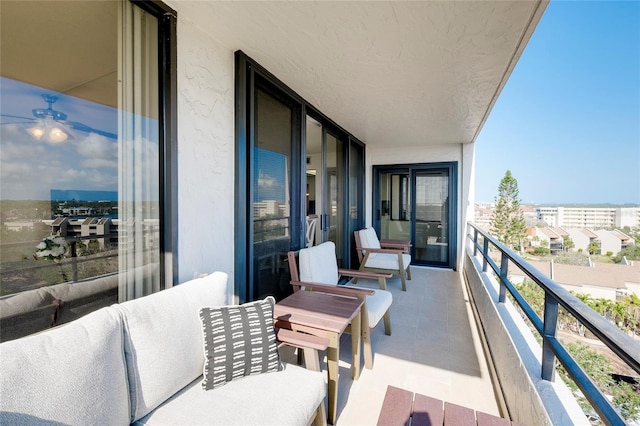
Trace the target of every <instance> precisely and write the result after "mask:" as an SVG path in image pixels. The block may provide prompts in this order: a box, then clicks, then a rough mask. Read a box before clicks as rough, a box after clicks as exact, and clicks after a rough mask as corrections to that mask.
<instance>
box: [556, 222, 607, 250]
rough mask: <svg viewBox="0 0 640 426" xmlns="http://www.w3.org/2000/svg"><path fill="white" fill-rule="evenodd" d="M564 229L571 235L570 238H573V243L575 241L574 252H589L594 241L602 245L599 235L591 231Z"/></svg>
mask: <svg viewBox="0 0 640 426" xmlns="http://www.w3.org/2000/svg"><path fill="white" fill-rule="evenodd" d="M562 229H564V230H565V231H566V232H567V233H568V234H569V238H571V241H573V250H574V251H579V250H582V251H583V252H587V251H588V250H589V246H590V245H591V243H593V242H594V241H595V242H596V243H598V244H600V243H599V241H600V240H599V237H598V234H596V233H594V232H593V231H591V230H589V229H582V228H562Z"/></svg>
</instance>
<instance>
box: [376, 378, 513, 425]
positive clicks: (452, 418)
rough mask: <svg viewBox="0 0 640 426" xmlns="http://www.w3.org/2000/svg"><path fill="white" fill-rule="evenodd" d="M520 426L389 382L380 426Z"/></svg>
mask: <svg viewBox="0 0 640 426" xmlns="http://www.w3.org/2000/svg"><path fill="white" fill-rule="evenodd" d="M409 425H411V426H443V425H444V426H476V425H477V426H516V423H513V424H512V423H511V421H510V420H508V419H504V418H501V417H496V416H494V415H492V414H487V413H483V412H482V411H475V410H474V409H472V408H468V407H463V406H461V405H457V404H452V403H450V402H444V401H441V400H439V399H436V398H432V397H429V396H426V395H421V394H419V393H413V392H411V391H408V390H405V389H400V388H397V387H395V386H387V392H386V393H385V396H384V401H383V403H382V407H381V408H380V415H379V416H378V426H409Z"/></svg>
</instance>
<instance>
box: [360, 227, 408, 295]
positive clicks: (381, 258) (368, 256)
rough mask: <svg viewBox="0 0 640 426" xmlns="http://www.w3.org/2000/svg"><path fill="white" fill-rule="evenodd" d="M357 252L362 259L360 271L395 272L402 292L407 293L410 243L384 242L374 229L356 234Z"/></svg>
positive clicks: (367, 229) (363, 230) (362, 230)
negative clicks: (398, 277) (400, 283)
mask: <svg viewBox="0 0 640 426" xmlns="http://www.w3.org/2000/svg"><path fill="white" fill-rule="evenodd" d="M354 236H355V240H356V250H357V252H358V258H359V259H360V270H367V271H372V272H389V271H393V272H394V273H397V274H399V275H400V281H401V282H402V291H407V283H406V281H405V274H406V276H407V279H409V280H410V279H411V254H409V248H410V247H411V243H410V242H409V241H398V240H382V241H380V240H379V239H378V235H377V234H376V231H375V230H374V229H373V228H366V229H361V230H360V231H356V232H355V233H354Z"/></svg>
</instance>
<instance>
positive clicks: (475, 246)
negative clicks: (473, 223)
mask: <svg viewBox="0 0 640 426" xmlns="http://www.w3.org/2000/svg"><path fill="white" fill-rule="evenodd" d="M477 255H478V230H477V229H476V228H473V256H474V257H475V256H477Z"/></svg>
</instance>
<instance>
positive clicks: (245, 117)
mask: <svg viewBox="0 0 640 426" xmlns="http://www.w3.org/2000/svg"><path fill="white" fill-rule="evenodd" d="M257 79H260V80H261V81H263V82H266V83H267V84H269V85H270V86H272V87H274V88H275V89H276V90H277V91H278V92H279V93H281V94H283V95H285V96H286V97H288V98H289V99H290V100H291V101H292V102H294V103H297V104H300V108H301V109H300V117H301V118H302V120H301V125H300V128H299V129H296V130H299V131H300V137H299V138H298V139H299V140H300V143H301V146H300V149H298V150H297V153H296V155H299V156H300V158H299V161H300V164H302V165H304V164H306V136H305V135H306V120H305V119H304V117H306V116H307V115H309V116H311V117H312V118H314V119H315V120H317V121H319V122H320V123H322V125H323V127H326V128H327V129H330V130H331V131H332V132H333V133H334V134H336V135H340V136H341V137H343V138H344V139H343V142H344V143H345V144H346V147H345V157H344V164H345V166H344V173H345V176H348V172H349V170H348V165H349V155H350V150H349V147H350V145H351V144H352V143H355V144H358V145H359V146H360V147H361V148H362V149H363V154H362V163H363V169H362V171H363V173H364V172H365V170H364V169H365V167H364V164H366V163H365V155H366V150H365V149H364V147H365V144H364V143H362V142H361V141H360V140H359V139H358V138H357V137H355V136H354V135H352V134H351V133H349V132H348V131H346V130H345V129H344V128H342V127H341V126H339V125H338V124H337V123H336V122H335V121H333V120H332V119H330V118H329V117H327V116H326V115H324V114H323V113H322V112H320V111H319V110H318V109H317V108H315V107H314V106H313V105H312V104H311V103H309V102H308V101H306V100H305V99H304V98H302V97H301V96H300V95H298V94H297V93H296V92H295V91H293V90H292V89H291V88H290V87H289V86H287V85H286V84H284V83H283V82H282V81H280V80H279V79H278V78H277V77H275V76H274V75H273V74H271V73H270V72H269V71H267V70H266V69H265V68H263V67H262V66H261V65H260V64H258V63H257V62H256V61H254V60H253V59H252V58H251V57H249V56H248V55H247V54H245V53H244V52H243V51H241V50H238V51H236V52H235V99H236V102H235V180H234V186H235V197H234V198H235V199H234V209H235V215H234V217H235V221H234V280H235V281H234V293H235V295H236V296H237V297H238V301H239V303H244V302H248V301H250V300H252V288H251V285H252V282H253V256H252V255H253V252H252V246H251V244H250V241H249V237H250V236H251V235H252V230H251V227H252V223H251V217H250V215H249V206H250V205H251V202H252V200H253V192H252V187H251V183H252V180H251V175H250V171H251V170H252V169H251V168H252V165H251V164H250V160H249V158H250V157H249V154H250V152H251V150H252V146H253V143H254V140H253V136H254V129H253V127H252V126H253V123H254V119H255V117H254V116H253V112H254V111H255V108H254V107H255V106H254V99H255V93H254V91H255V87H256V80H257ZM301 172H302V170H301V171H300V173H301ZM295 173H298V171H295ZM347 181H348V179H345V182H344V184H343V186H344V188H343V190H344V191H345V192H344V193H345V195H346V196H348V186H347ZM359 186H361V190H362V194H364V187H365V176H363V179H362V184H361V185H359ZM304 190H305V188H304V185H300V189H299V191H296V193H295V194H294V193H292V194H291V197H292V198H291V201H292V203H294V202H295V200H296V199H300V200H302V199H304V198H305V197H304ZM298 192H299V193H298ZM345 201H347V200H345ZM298 204H299V208H300V211H296V212H295V213H294V212H293V211H292V212H291V214H292V217H294V216H297V217H299V218H300V220H298V222H299V223H296V224H292V227H293V226H296V227H299V228H300V229H299V232H297V234H298V235H299V241H292V249H298V248H301V247H304V232H302V230H303V226H304V220H303V218H304V217H305V211H304V208H305V204H304V203H302V202H299V203H298ZM363 205H364V201H363ZM347 208H348V202H345V203H344V209H343V210H344V211H345V212H346V211H347ZM361 214H362V222H364V212H361ZM345 217H347V216H345ZM343 240H344V241H345V248H348V249H349V250H350V249H351V247H349V246H350V245H351V244H350V243H351V238H349V236H348V235H345V238H344V239H343Z"/></svg>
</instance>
